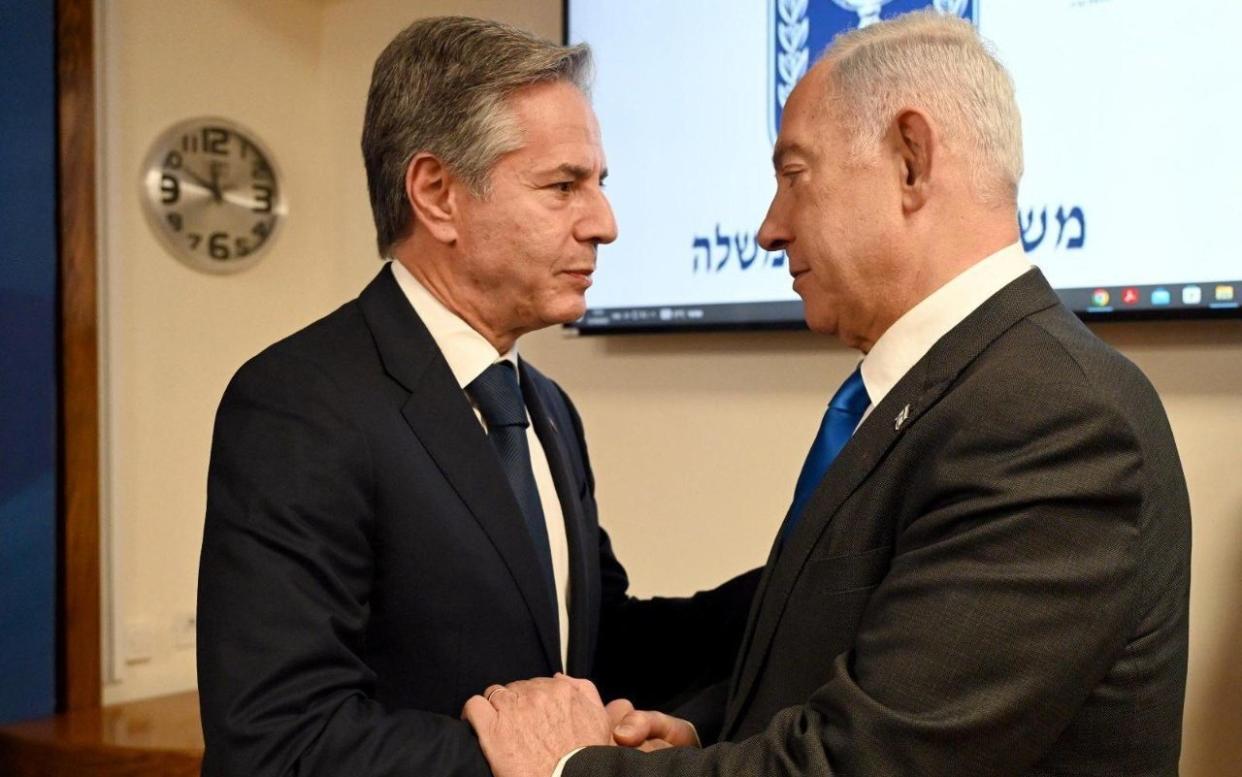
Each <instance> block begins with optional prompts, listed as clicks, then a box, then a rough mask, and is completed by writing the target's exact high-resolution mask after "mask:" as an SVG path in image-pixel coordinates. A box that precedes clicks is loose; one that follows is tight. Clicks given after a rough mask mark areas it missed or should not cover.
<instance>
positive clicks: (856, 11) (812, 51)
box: [768, 0, 982, 143]
mask: <svg viewBox="0 0 1242 777" xmlns="http://www.w3.org/2000/svg"><path fill="white" fill-rule="evenodd" d="M980 2H982V0H768V7H769V9H770V13H769V29H770V32H769V37H768V42H769V48H770V56H769V57H768V62H769V69H770V71H771V76H770V78H768V84H769V89H768V92H769V97H768V117H769V122H768V131H769V133H770V134H771V136H772V142H774V143H775V142H776V133H777V132H778V131H779V130H780V128H781V113H782V111H783V110H784V108H785V101H786V100H788V99H789V93H790V92H792V91H793V88H794V86H796V85H797V83H798V81H799V80H800V79H801V78H802V76H804V75H806V71H807V68H808V67H809V66H810V65H811V60H812V57H818V56H819V55H820V54H821V53H822V52H823V51H824V49H826V48H828V44H829V43H831V42H832V39H833V38H834V37H835V36H836V35H837V33H840V32H844V31H845V30H850V29H854V28H856V27H866V26H867V25H869V24H875V23H876V22H878V21H880V20H881V19H888V18H891V17H893V16H897V15H899V14H903V13H908V12H910V11H917V10H919V9H921V8H935V9H936V10H937V11H939V12H940V13H945V14H953V15H955V16H961V17H963V18H965V19H969V20H970V21H971V22H972V23H974V24H978V23H979V3H980Z"/></svg>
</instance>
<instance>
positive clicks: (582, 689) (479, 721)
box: [462, 674, 699, 777]
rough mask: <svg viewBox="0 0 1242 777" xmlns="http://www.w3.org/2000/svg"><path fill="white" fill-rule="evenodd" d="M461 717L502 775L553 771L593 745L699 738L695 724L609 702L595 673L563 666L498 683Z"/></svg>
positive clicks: (653, 746) (688, 742)
mask: <svg viewBox="0 0 1242 777" xmlns="http://www.w3.org/2000/svg"><path fill="white" fill-rule="evenodd" d="M462 717H463V718H465V719H466V721H468V722H469V723H470V725H471V726H472V727H474V730H475V733H476V734H478V737H479V744H480V746H481V747H482V748H483V754H484V755H485V756H486V757H487V761H488V763H489V764H490V765H491V767H492V772H493V773H494V774H495V775H496V777H551V775H552V772H553V771H554V770H555V769H556V765H557V764H558V763H559V762H560V760H561V758H563V757H564V756H565V755H567V754H569V753H571V752H573V751H574V750H577V749H578V748H581V747H588V746H591V745H620V746H623V747H636V748H639V749H641V750H644V751H651V750H659V749H662V748H665V747H673V746H697V745H698V744H699V742H698V736H697V735H696V734H695V732H694V727H693V726H691V725H690V724H689V723H688V722H686V721H684V720H681V719H679V718H675V717H672V716H671V715H665V714H663V713H661V712H649V711H645V710H635V709H634V705H632V704H630V702H628V701H626V700H625V699H617V700H616V701H613V702H610V703H609V704H608V705H607V706H605V705H604V703H603V700H602V699H600V696H599V691H598V690H596V688H595V685H594V684H593V683H592V682H590V681H589V680H580V679H577V678H573V677H569V676H568V675H564V674H557V675H556V676H554V677H538V678H535V679H532V680H521V681H519V682H515V683H510V684H509V685H493V686H490V687H489V688H487V690H485V691H484V692H483V694H482V695H479V696H472V697H471V698H470V699H469V701H467V702H466V706H465V707H464V708H463V709H462Z"/></svg>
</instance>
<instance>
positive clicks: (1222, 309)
mask: <svg viewBox="0 0 1242 777" xmlns="http://www.w3.org/2000/svg"><path fill="white" fill-rule="evenodd" d="M928 6H934V7H936V8H938V9H939V10H940V11H941V12H943V13H955V14H959V15H961V16H963V17H965V18H967V19H969V20H971V21H972V22H973V23H974V24H976V25H977V26H978V27H979V29H980V31H981V33H982V34H983V35H984V36H985V37H986V38H987V39H989V40H990V41H991V42H992V43H993V45H994V46H995V50H996V52H997V54H998V55H999V57H1000V59H1001V60H1002V61H1003V62H1004V63H1005V65H1006V66H1007V67H1008V68H1009V70H1010V72H1011V73H1012V75H1013V78H1014V82H1015V85H1016V88H1017V95H1018V102H1019V106H1020V108H1021V110H1022V114H1023V133H1024V144H1025V148H1024V152H1025V159H1026V174H1025V177H1024V178H1023V180H1022V185H1021V188H1020V191H1019V198H1018V213H1017V214H1016V217H1017V219H1018V224H1019V228H1020V234H1021V240H1022V244H1023V247H1024V248H1025V249H1026V251H1027V255H1028V256H1029V257H1030V259H1031V261H1032V263H1034V264H1035V265H1037V266H1039V267H1040V268H1041V269H1042V270H1043V272H1044V274H1045V275H1046V276H1047V277H1048V279H1049V281H1050V282H1051V283H1052V284H1053V286H1054V287H1056V289H1057V290H1058V292H1059V294H1060V295H1061V297H1062V299H1063V300H1064V301H1065V303H1066V304H1067V305H1068V306H1069V307H1070V308H1071V309H1072V310H1074V311H1076V312H1077V313H1078V314H1079V315H1080V316H1082V317H1083V318H1085V319H1088V320H1106V319H1117V318H1144V317H1147V318H1174V317H1186V316H1236V315H1239V302H1240V301H1242V254H1240V252H1239V248H1238V240H1237V237H1236V235H1237V231H1238V228H1239V224H1240V223H1242V216H1240V214H1242V155H1240V154H1238V153H1237V151H1236V149H1235V148H1234V145H1235V138H1234V137H1233V134H1234V132H1235V131H1236V129H1237V128H1238V127H1239V126H1240V125H1242V122H1240V121H1239V120H1240V119H1242V108H1239V104H1240V102H1242V101H1240V100H1239V99H1238V95H1239V88H1240V87H1239V84H1242V56H1239V54H1238V52H1237V50H1236V46H1237V43H1236V37H1237V31H1238V30H1239V29H1242V2H1237V1H1236V0H1196V1H1194V2H1191V1H1189V0H1177V1H1174V0H934V2H929V0H883V1H881V0H626V1H625V2H618V0H567V3H566V14H567V25H566V31H567V32H566V36H567V39H568V40H569V41H570V42H573V43H577V42H580V41H585V42H587V43H589V44H590V45H591V47H592V49H593V50H594V54H595V62H596V76H595V83H594V88H593V102H594V105H595V110H596V113H597V115H598V116H599V119H600V123H601V126H602V128H603V140H604V148H605V151H606V153H607V156H608V165H609V171H610V173H609V179H608V184H607V186H608V189H607V192H608V196H609V199H610V200H611V202H612V205H613V208H614V211H615V214H616V217H617V221H618V224H619V227H620V234H619V237H618V239H617V241H616V242H615V243H613V244H612V245H609V246H605V247H603V248H601V251H600V261H599V266H598V269H597V272H596V275H595V283H594V286H593V287H592V288H591V289H590V291H589V292H588V296H587V304H588V311H587V313H586V315H585V316H584V317H583V318H582V319H581V320H580V321H579V322H578V323H577V324H576V325H575V326H577V327H578V328H579V329H580V330H581V331H583V332H587V333H591V332H615V331H627V330H653V329H685V328H713V327H725V328H738V327H742V328H765V327H790V326H797V325H800V324H801V321H802V307H801V302H800V301H799V299H798V297H797V295H796V294H794V292H793V290H792V287H791V283H790V277H789V274H788V269H787V263H786V257H785V256H784V255H783V254H780V253H771V252H768V251H765V250H764V249H763V248H762V247H761V246H759V245H758V244H757V243H756V240H755V233H756V231H757V229H758V227H759V224H760V223H761V221H762V219H763V215H764V213H765V212H766V210H767V206H768V203H769V201H770V199H771V196H772V193H773V192H774V190H775V177H774V175H773V171H772V167H771V153H772V144H773V141H774V139H775V137H776V132H777V129H778V128H779V125H780V119H781V110H782V106H783V104H784V100H785V98H786V96H787V95H788V93H789V90H790V89H791V88H792V86H793V84H794V83H796V81H797V80H798V78H800V77H801V75H802V74H803V73H805V71H806V68H807V66H808V65H809V64H810V63H813V62H814V60H815V58H816V57H817V56H818V54H819V53H821V52H822V51H823V50H824V48H825V47H826V46H827V45H828V44H829V42H830V41H831V40H832V38H833V36H834V35H836V34H837V33H838V32H840V31H842V30H845V29H848V28H851V27H857V26H859V25H861V24H867V23H869V22H870V21H872V20H874V19H876V18H888V17H890V16H893V15H895V14H900V13H904V12H907V11H911V10H915V9H918V8H924V7H928Z"/></svg>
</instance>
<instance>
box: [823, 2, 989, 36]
mask: <svg viewBox="0 0 1242 777" xmlns="http://www.w3.org/2000/svg"><path fill="white" fill-rule="evenodd" d="M832 2H834V3H836V4H837V6H839V7H840V8H844V9H845V10H847V11H853V12H854V13H856V14H858V27H859V29H862V28H863V27H867V26H869V25H872V24H875V23H876V22H878V21H880V11H881V9H883V8H884V5H885V4H886V3H889V2H891V0H832ZM969 2H970V0H933V2H932V6H933V7H934V8H935V9H936V10H937V11H939V12H940V13H943V14H952V15H953V16H961V15H962V12H963V11H965V10H966V5H967V4H968V3H969Z"/></svg>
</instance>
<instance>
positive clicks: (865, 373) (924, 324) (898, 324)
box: [862, 243, 1031, 419]
mask: <svg viewBox="0 0 1242 777" xmlns="http://www.w3.org/2000/svg"><path fill="white" fill-rule="evenodd" d="M1029 269H1031V263H1030V262H1029V261H1027V258H1026V254H1025V253H1024V252H1023V251H1022V247H1021V246H1020V245H1019V244H1017V243H1014V244H1012V245H1009V246H1006V247H1005V248H1002V249H1001V250H999V251H997V252H996V253H994V254H992V255H991V256H989V257H988V258H986V259H984V260H983V261H981V262H978V263H976V264H974V265H972V266H971V267H969V268H968V269H967V270H965V271H964V272H962V273H961V274H960V275H958V276H957V277H956V278H954V279H953V280H951V281H949V282H948V283H946V284H945V285H943V286H941V287H940V288H939V289H936V290H935V291H934V292H932V293H931V294H930V295H928V296H927V298H926V299H924V300H923V301H922V302H920V303H919V304H917V305H915V306H914V307H912V308H910V309H909V310H908V311H906V313H905V315H903V316H902V317H901V318H899V319H897V320H896V321H895V322H894V323H893V325H892V326H890V327H889V328H888V330H887V331H886V332H885V333H884V334H882V335H880V339H879V340H876V342H875V345H873V346H872V347H871V351H870V352H869V353H868V354H867V355H866V357H864V358H863V361H862V379H863V385H864V386H866V387H867V396H868V397H870V398H871V405H870V407H868V408H867V411H866V412H865V413H864V414H863V418H864V419H865V418H866V417H867V416H868V415H870V414H871V410H872V408H874V407H875V406H876V405H878V404H880V402H882V401H883V400H884V397H885V396H887V395H888V392H890V391H892V390H893V387H894V386H896V385H897V382H898V381H900V380H901V379H902V378H903V377H905V374H906V373H907V372H909V371H910V368H911V367H913V366H914V365H915V364H917V363H918V361H919V359H922V358H923V357H924V356H926V355H927V352H928V351H930V350H931V348H932V346H933V345H935V344H936V342H937V341H938V340H939V339H940V338H942V337H944V336H945V335H946V334H948V333H949V330H950V329H952V328H953V327H955V326H957V325H958V324H960V323H962V321H964V320H965V319H966V317H967V316H969V315H970V314H971V313H973V312H975V309H976V308H978V307H979V306H980V305H982V304H983V303H984V302H986V301H987V300H988V298H989V297H991V296H992V295H993V294H995V293H996V292H998V291H1000V290H1001V289H1003V288H1004V287H1005V286H1008V285H1009V284H1010V283H1011V282H1012V281H1014V280H1016V279H1017V278H1018V276H1020V275H1022V274H1023V273H1025V272H1026V271H1027V270H1029Z"/></svg>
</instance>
